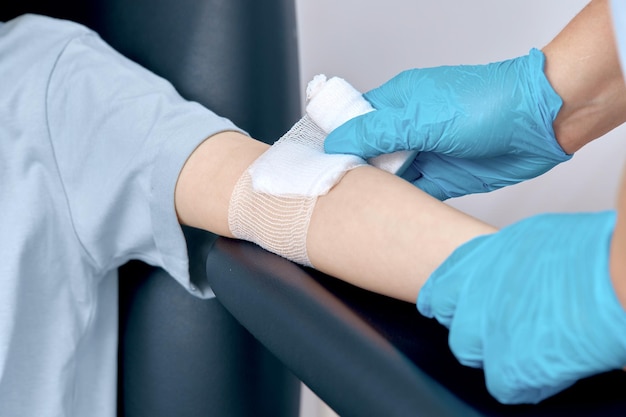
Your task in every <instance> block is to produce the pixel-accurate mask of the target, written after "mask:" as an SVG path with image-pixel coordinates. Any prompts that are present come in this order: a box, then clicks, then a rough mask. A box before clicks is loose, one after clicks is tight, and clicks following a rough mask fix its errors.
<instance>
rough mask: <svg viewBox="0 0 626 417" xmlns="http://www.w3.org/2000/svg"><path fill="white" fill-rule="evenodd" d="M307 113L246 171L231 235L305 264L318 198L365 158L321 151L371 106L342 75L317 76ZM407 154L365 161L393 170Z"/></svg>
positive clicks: (232, 211) (233, 203)
mask: <svg viewBox="0 0 626 417" xmlns="http://www.w3.org/2000/svg"><path fill="white" fill-rule="evenodd" d="M307 99H308V104H307V107H306V114H305V115H304V116H303V117H302V119H300V120H299V121H298V122H296V124H295V125H293V127H292V128H291V129H290V130H289V131H288V132H287V133H286V134H285V135H284V136H283V137H281V138H280V139H279V140H278V141H277V142H276V143H274V144H273V145H272V146H271V147H270V148H269V149H268V150H267V151H266V152H265V153H263V154H262V155H261V156H260V157H259V158H257V159H256V161H254V162H253V163H252V165H250V166H249V167H248V169H246V171H245V172H244V173H243V175H242V176H241V178H240V179H239V181H238V182H237V184H236V186H235V189H234V190H233V194H232V197H231V200H230V205H229V210H228V225H229V228H230V231H231V233H232V234H233V236H235V237H236V238H239V239H244V240H248V241H251V242H254V243H256V244H258V245H259V246H261V247H263V248H265V249H267V250H269V251H270V252H274V253H276V254H278V255H280V256H283V257H285V258H287V259H290V260H292V261H294V262H297V263H299V264H302V265H306V266H313V265H312V264H311V262H310V260H309V257H308V255H307V249H306V239H307V232H308V228H309V222H310V219H311V216H312V214H313V209H314V207H315V203H316V201H317V198H318V197H319V196H321V195H324V194H326V193H328V191H329V190H330V189H331V188H332V187H333V186H334V185H335V184H337V182H339V180H340V179H341V178H342V177H343V175H344V174H345V173H346V172H348V171H349V170H351V169H353V168H355V167H358V166H361V165H365V164H366V162H365V161H364V160H363V159H361V158H359V157H357V156H354V155H329V154H326V153H324V139H325V138H326V136H327V135H328V133H330V132H331V131H332V130H333V129H335V128H336V127H338V126H339V125H341V124H343V123H345V122H346V121H348V120H350V119H351V118H353V117H356V116H359V115H361V114H364V113H367V112H369V111H372V110H373V108H372V107H371V105H370V104H369V102H367V100H365V99H364V98H363V96H362V95H361V93H359V92H358V91H357V90H356V89H354V88H353V87H352V86H351V85H350V84H348V83H347V82H346V81H345V80H343V79H341V78H336V77H335V78H331V79H328V80H327V79H326V77H325V76H323V75H318V76H316V77H315V78H314V79H313V80H312V81H311V82H310V83H309V85H308V87H307ZM405 159H406V158H405V157H402V156H401V155H396V156H395V157H394V156H391V155H383V158H380V159H379V160H378V162H377V161H369V162H370V163H372V164H373V165H377V164H378V166H379V167H380V168H382V169H385V170H387V171H390V172H395V170H397V169H398V167H399V166H400V165H401V164H403V163H404V160H405Z"/></svg>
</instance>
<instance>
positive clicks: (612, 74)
mask: <svg viewBox="0 0 626 417" xmlns="http://www.w3.org/2000/svg"><path fill="white" fill-rule="evenodd" d="M543 52H544V54H545V55H546V67H545V73H546V76H547V78H548V80H549V81H550V84H551V85H552V87H553V88H554V89H555V90H556V92H557V93H558V94H559V95H560V96H561V98H562V99H563V107H562V108H561V111H560V112H559V114H558V116H557V118H556V120H555V121H554V125H553V126H554V130H555V134H556V138H557V140H558V142H559V144H560V145H561V147H562V148H563V149H564V150H565V151H566V152H567V153H573V152H575V151H577V150H578V149H580V148H581V147H582V146H584V145H585V144H587V143H588V142H590V141H592V140H594V139H597V138H598V137H600V136H602V135H603V134H605V133H607V132H608V131H610V130H612V129H614V128H615V127H617V126H619V125H620V124H622V123H623V122H624V121H626V85H625V84H624V77H623V75H622V72H621V68H620V63H619V59H618V54H617V49H616V45H615V39H614V35H613V24H612V19H611V14H610V4H609V1H608V0H593V1H592V2H591V3H589V4H588V5H587V7H585V8H584V9H583V10H582V11H581V12H580V13H579V14H578V15H577V16H576V17H575V18H574V19H572V21H571V22H570V23H569V24H568V25H567V26H566V27H565V28H564V29H563V30H562V31H561V33H559V34H558V35H557V36H556V37H555V38H554V39H553V40H552V41H551V42H550V43H549V44H548V45H547V46H546V47H545V48H543Z"/></svg>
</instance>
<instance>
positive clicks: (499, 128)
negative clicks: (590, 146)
mask: <svg viewBox="0 0 626 417" xmlns="http://www.w3.org/2000/svg"><path fill="white" fill-rule="evenodd" d="M544 62H545V56H544V55H543V53H542V52H541V51H539V50H537V49H533V50H531V51H530V53H529V55H526V56H523V57H519V58H516V59H512V60H508V61H503V62H498V63H493V64H489V65H477V66H451V67H437V68H426V69H415V70H409V71H405V72H402V73H400V74H399V75H397V76H396V77H394V78H392V79H391V80H390V81H388V82H387V83H385V84H383V85H382V86H381V87H379V88H377V89H374V90H372V91H370V92H368V93H366V94H365V98H366V99H367V100H369V101H370V103H371V104H372V106H373V107H374V108H376V109H377V110H378V111H376V112H371V113H368V114H366V115H363V116H360V117H357V118H355V119H353V120H351V121H349V122H347V123H345V124H344V125H342V126H340V127H338V128H337V129H335V130H334V131H333V132H331V134H330V135H329V136H328V137H327V138H326V141H325V144H324V146H325V150H326V152H328V153H351V154H356V155H359V156H361V157H364V158H370V157H373V156H376V155H379V154H382V153H390V152H393V151H397V150H406V149H412V150H417V151H420V153H419V154H418V156H417V157H416V159H415V161H414V162H413V164H412V165H411V167H410V168H409V169H408V170H407V171H406V172H405V174H403V177H404V178H405V179H407V180H409V181H411V182H413V183H414V184H415V185H416V186H418V187H419V188H421V189H422V190H424V191H426V192H427V193H429V194H431V195H432V196H434V197H436V198H438V199H440V200H443V199H446V198H449V197H456V196H461V195H465V194H471V193H480V192H486V191H491V190H494V189H497V188H500V187H504V186H506V185H511V184H515V183H518V182H521V181H524V180H527V179H529V178H533V177H536V176H538V175H540V174H543V173H544V172H546V171H548V170H549V169H551V168H552V167H554V166H555V165H557V164H558V163H560V162H563V161H565V160H567V159H569V158H570V156H569V155H567V154H566V153H565V152H564V151H563V149H562V148H561V147H560V146H559V144H558V143H557V142H556V139H555V137H554V130H553V128H552V122H553V121H554V119H555V117H556V115H557V113H558V112H559V110H560V108H561V105H562V103H563V102H562V100H561V98H560V97H559V95H558V94H557V93H556V92H555V91H554V90H553V89H552V87H551V86H550V84H549V82H548V80H547V78H546V77H545V74H544V73H543V66H544Z"/></svg>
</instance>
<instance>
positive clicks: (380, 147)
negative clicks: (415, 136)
mask: <svg viewBox="0 0 626 417" xmlns="http://www.w3.org/2000/svg"><path fill="white" fill-rule="evenodd" d="M406 125H407V123H403V122H402V119H401V114H400V113H399V112H398V111H397V110H395V109H391V108H387V109H382V110H376V111H372V112H370V113H366V114H364V115H361V116H358V117H355V118H353V119H351V120H349V121H347V122H346V123H344V124H343V125H341V126H339V127H338V128H336V129H335V130H333V131H332V132H330V134H329V135H328V137H326V140H325V142H324V150H325V151H326V152H327V153H344V154H353V155H358V156H360V157H361V158H365V159H367V158H372V157H374V156H378V155H381V154H386V153H392V152H395V151H400V150H409V149H411V148H410V147H409V145H408V142H409V141H408V136H409V126H406Z"/></svg>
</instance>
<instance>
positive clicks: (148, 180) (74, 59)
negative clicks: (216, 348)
mask: <svg viewBox="0 0 626 417" xmlns="http://www.w3.org/2000/svg"><path fill="white" fill-rule="evenodd" d="M223 130H237V128H236V127H235V126H234V125H233V124H232V123H231V122H229V121H228V120H226V119H223V118H221V117H218V116H217V115H215V114H214V113H212V112H210V111H208V110H207V109H205V108H203V107H202V106H200V105H198V104H197V103H193V102H188V101H185V100H184V99H182V98H181V97H180V96H179V95H178V94H177V92H176V91H175V90H174V88H173V87H172V86H171V85H170V84H169V83H168V82H166V81H165V80H163V79H161V78H159V77H157V76H155V75H153V74H152V73H150V72H148V71H147V70H145V69H143V68H141V67H140V66H138V65H136V64H134V63H132V62H131V61H129V60H127V59H125V58H124V57H122V56H121V55H120V54H118V53H117V52H115V51H114V50H112V49H111V48H110V47H109V46H108V45H106V44H105V43H104V42H103V41H102V40H101V39H100V38H99V37H98V36H97V35H96V34H95V33H93V32H92V31H90V30H88V29H87V28H85V27H83V26H80V25H78V24H75V23H70V22H67V21H60V20H55V19H51V18H46V17H42V16H35V15H26V16H22V17H20V18H17V19H14V20H12V21H10V22H6V23H4V24H1V23H0V415H2V417H26V416H37V417H46V416H71V417H84V416H89V417H114V416H115V415H116V384H117V378H116V369H117V366H116V361H117V358H116V352H117V268H118V267H119V266H120V265H122V264H124V263H125V262H126V261H128V260H129V259H140V260H143V261H145V262H147V263H150V264H152V265H157V266H160V267H163V268H165V269H166V270H167V271H168V272H169V273H170V274H171V275H172V276H173V277H174V278H175V279H176V280H178V281H179V282H180V283H181V284H182V285H184V286H185V287H187V288H188V289H190V291H191V292H194V293H195V294H196V295H198V296H206V297H208V296H211V295H212V293H211V291H210V289H209V288H198V289H195V288H193V287H192V286H191V284H190V282H189V275H188V259H187V252H186V247H185V241H184V237H183V235H182V232H181V229H180V226H179V225H178V222H177V218H176V213H175V209H174V187H175V184H176V180H177V178H178V174H179V172H180V170H181V168H182V166H183V164H184V162H185V160H186V159H187V157H188V156H189V155H190V153H191V152H192V151H193V150H194V149H195V148H196V147H197V146H198V145H199V144H200V143H201V142H202V141H203V140H204V139H205V138H207V137H209V136H211V135H212V134H215V133H217V132H218V131H223Z"/></svg>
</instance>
